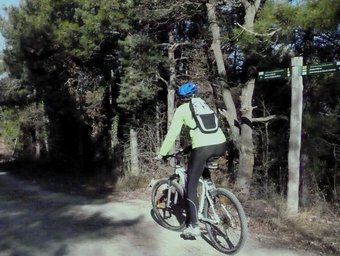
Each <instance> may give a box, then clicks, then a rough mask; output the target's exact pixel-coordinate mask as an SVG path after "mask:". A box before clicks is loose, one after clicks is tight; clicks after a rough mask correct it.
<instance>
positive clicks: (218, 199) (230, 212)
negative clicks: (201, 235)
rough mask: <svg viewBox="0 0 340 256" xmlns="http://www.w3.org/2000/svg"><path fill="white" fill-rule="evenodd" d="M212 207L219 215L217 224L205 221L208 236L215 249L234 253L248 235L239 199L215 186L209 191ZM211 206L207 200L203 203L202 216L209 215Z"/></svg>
mask: <svg viewBox="0 0 340 256" xmlns="http://www.w3.org/2000/svg"><path fill="white" fill-rule="evenodd" d="M210 195H211V198H212V200H213V204H214V209H215V211H216V213H217V214H218V215H219V218H220V222H219V223H218V224H217V225H214V224H212V223H209V222H206V223H205V226H206V229H207V233H208V236H209V238H210V240H211V242H212V243H213V245H214V246H215V248H216V249H217V250H219V251H220V252H223V253H226V254H234V253H237V252H239V251H240V250H241V248H242V247H243V246H244V244H245V241H246V239H247V236H248V225H247V219H246V215H245V213H244V210H243V208H242V205H241V203H240V201H239V200H238V199H237V198H236V196H235V195H234V194H233V193H232V192H230V191H229V190H226V189H223V188H216V189H213V190H212V191H210ZM210 212H212V208H211V205H210V203H209V202H208V200H206V202H205V205H204V212H203V214H204V217H205V218H208V219H209V217H210Z"/></svg>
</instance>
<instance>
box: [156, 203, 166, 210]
mask: <svg viewBox="0 0 340 256" xmlns="http://www.w3.org/2000/svg"><path fill="white" fill-rule="evenodd" d="M157 208H158V209H164V208H165V203H157Z"/></svg>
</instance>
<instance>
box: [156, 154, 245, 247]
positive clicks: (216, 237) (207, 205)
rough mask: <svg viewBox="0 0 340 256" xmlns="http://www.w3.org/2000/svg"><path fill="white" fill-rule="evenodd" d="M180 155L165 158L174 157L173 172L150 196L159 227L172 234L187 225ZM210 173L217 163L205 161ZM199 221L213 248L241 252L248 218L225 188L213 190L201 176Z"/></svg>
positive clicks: (209, 182)
mask: <svg viewBox="0 0 340 256" xmlns="http://www.w3.org/2000/svg"><path fill="white" fill-rule="evenodd" d="M182 155H183V154H182V153H181V152H177V153H174V154H171V155H167V156H165V157H166V158H174V159H175V166H174V173H173V174H172V175H170V176H169V177H168V178H163V179H160V180H158V181H157V182H156V183H155V184H154V186H153V188H152V193H151V202H152V208H153V212H154V215H155V217H156V219H157V221H158V223H159V224H160V225H162V226H163V227H165V228H168V229H170V230H174V231H182V230H183V229H184V228H185V227H186V224H187V213H186V204H185V198H184V197H185V179H186V170H185V168H184V166H183V165H182V164H181V161H180V158H181V156H182ZM206 168H207V170H208V171H209V172H210V171H212V170H213V169H217V164H216V163H215V162H213V161H211V159H210V160H208V161H207V163H206ZM198 198H199V207H198V219H199V222H200V223H202V224H203V225H204V226H205V229H206V233H207V235H208V237H209V238H210V241H211V243H212V245H213V246H214V247H215V248H216V249H217V250H219V251H220V252H223V253H226V254H234V253H236V252H238V251H239V250H241V248H242V247H243V245H244V243H245V241H246V239H247V229H248V227H247V219H246V216H245V213H244V210H243V208H242V205H241V203H240V202H239V200H238V199H237V198H236V196H235V195H234V194H233V193H232V192H231V191H229V190H226V189H224V188H216V187H215V185H214V184H213V182H212V181H211V180H210V179H207V178H203V177H201V178H200V180H199V186H198Z"/></svg>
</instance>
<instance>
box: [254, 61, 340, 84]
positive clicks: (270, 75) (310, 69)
mask: <svg viewBox="0 0 340 256" xmlns="http://www.w3.org/2000/svg"><path fill="white" fill-rule="evenodd" d="M336 71H340V61H337V62H331V63H322V64H317V65H310V66H300V69H299V71H298V72H299V74H300V75H302V76H308V75H314V74H320V73H326V72H336ZM290 76H291V71H290V69H289V68H283V69H277V70H271V71H261V72H259V73H258V79H259V80H269V79H280V78H287V77H290Z"/></svg>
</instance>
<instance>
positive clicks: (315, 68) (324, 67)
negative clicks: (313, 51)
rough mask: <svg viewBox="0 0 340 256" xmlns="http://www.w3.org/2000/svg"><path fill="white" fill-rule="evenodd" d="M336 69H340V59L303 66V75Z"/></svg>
mask: <svg viewBox="0 0 340 256" xmlns="http://www.w3.org/2000/svg"><path fill="white" fill-rule="evenodd" d="M335 71H340V61H338V62H335V63H333V62H332V63H322V64H317V65H310V66H303V67H302V75H303V76H306V75H313V74H319V73H326V72H335Z"/></svg>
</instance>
